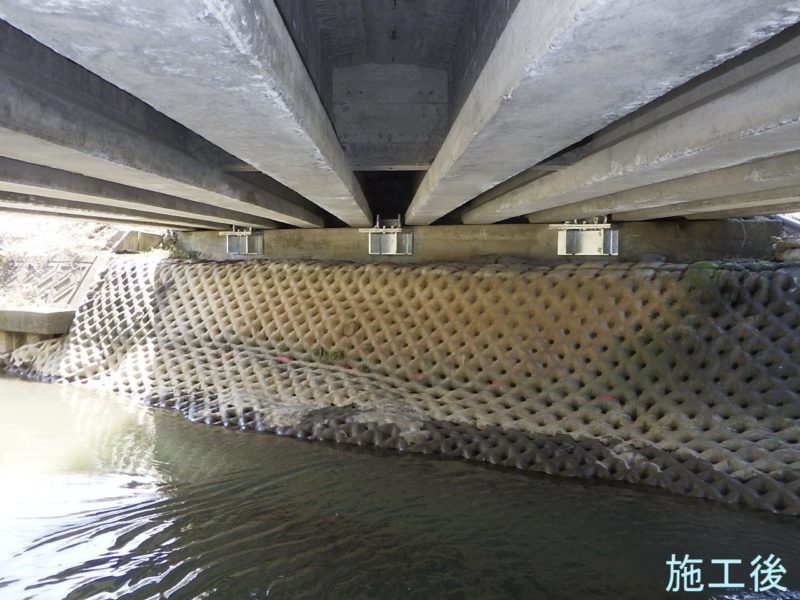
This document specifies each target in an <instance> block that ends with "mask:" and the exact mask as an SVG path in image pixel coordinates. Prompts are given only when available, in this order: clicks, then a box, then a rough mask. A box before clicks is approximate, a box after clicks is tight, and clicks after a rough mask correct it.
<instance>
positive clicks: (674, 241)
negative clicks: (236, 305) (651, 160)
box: [178, 220, 783, 264]
mask: <svg viewBox="0 0 800 600" xmlns="http://www.w3.org/2000/svg"><path fill="white" fill-rule="evenodd" d="M782 227H783V226H782V224H781V223H780V222H779V221H768V220H762V221H753V222H749V223H745V224H744V225H743V224H742V222H739V221H703V222H691V223H690V222H685V221H684V222H651V223H625V224H623V225H621V226H620V243H619V255H618V256H615V257H598V258H593V257H559V256H557V255H556V252H557V243H556V232H555V231H553V230H550V229H549V228H548V227H547V226H546V225H526V224H518V225H472V226H465V225H453V226H445V225H442V226H436V227H427V226H419V227H409V229H410V230H411V231H413V233H414V254H413V255H412V256H370V255H369V254H367V236H366V234H364V233H359V232H358V231H357V230H355V229H321V230H314V231H309V230H300V229H276V230H271V231H265V232H263V236H264V255H263V256H250V257H233V258H234V259H236V260H243V259H247V258H271V259H311V260H356V261H358V262H373V263H383V262H389V263H399V264H410V263H427V262H437V261H447V262H487V261H488V262H494V261H497V262H503V261H508V260H511V261H514V260H523V261H526V262H534V263H537V264H558V263H564V262H574V261H586V260H590V261H591V260H596V261H601V262H607V261H612V262H617V261H637V260H640V259H646V260H651V259H656V260H658V259H659V257H660V259H663V260H666V261H669V262H676V263H689V262H696V261H703V260H720V259H736V258H756V259H769V258H771V257H772V237H773V236H779V235H780V234H781V231H782ZM178 246H179V248H181V249H182V250H184V251H192V252H199V253H200V257H201V258H203V259H211V260H230V259H231V258H232V257H231V256H229V255H228V254H227V253H226V251H225V238H224V237H220V236H219V235H218V234H217V233H216V232H202V231H196V232H185V233H179V234H178Z"/></svg>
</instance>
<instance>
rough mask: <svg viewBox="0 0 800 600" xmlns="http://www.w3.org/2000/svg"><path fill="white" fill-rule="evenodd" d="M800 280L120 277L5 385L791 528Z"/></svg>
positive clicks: (455, 273) (187, 268)
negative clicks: (766, 519)
mask: <svg viewBox="0 0 800 600" xmlns="http://www.w3.org/2000/svg"><path fill="white" fill-rule="evenodd" d="M799 281H800V267H799V266H792V265H781V266H775V265H771V264H766V263H758V264H749V265H741V264H720V263H699V264H695V265H690V266H685V265H663V264H610V265H606V266H599V265H597V264H584V265H564V266H559V267H547V268H545V267H525V266H519V265H517V266H508V265H505V266H501V265H491V266H481V267H477V266H463V265H461V266H458V265H436V266H416V267H400V266H390V265H354V264H333V263H309V262H269V261H254V262H247V263H203V262H192V263H181V262H162V263H160V264H155V263H146V262H141V261H140V262H138V263H134V264H129V265H117V266H115V267H114V268H112V269H111V270H110V271H109V272H108V273H107V275H106V277H105V278H104V280H103V281H102V283H101V284H100V285H99V287H98V288H97V289H96V290H94V292H93V293H92V294H91V296H90V298H89V300H88V301H87V302H86V304H84V305H83V306H82V307H81V308H80V309H79V311H78V313H77V315H76V318H75V323H74V325H73V328H72V330H71V332H70V334H69V335H68V336H67V337H66V338H64V339H63V340H61V341H58V342H45V343H42V344H39V345H34V346H25V347H23V348H20V349H18V350H17V351H15V352H14V353H13V354H11V355H10V356H7V357H6V361H7V363H8V365H9V366H10V367H11V368H13V369H16V370H21V371H25V372H28V373H30V374H34V375H36V376H38V377H41V378H44V379H47V380H57V381H73V382H77V383H84V384H89V385H95V386H100V387H104V388H108V389H112V390H116V391H118V392H124V393H128V394H133V395H135V396H137V397H139V398H142V399H143V400H145V401H146V402H148V403H150V404H153V405H156V406H164V407H174V408H176V409H177V410H179V411H181V412H182V413H183V414H185V415H187V416H188V417H189V418H191V419H193V420H197V421H204V422H207V423H213V424H222V425H226V426H233V427H241V428H246V429H256V430H261V431H271V432H275V433H279V434H284V435H294V436H297V437H301V438H310V439H321V440H330V441H336V442H347V443H355V444H362V445H377V446H380V447H385V448H396V449H398V450H407V451H414V452H424V453H437V454H442V455H445V456H454V457H455V456H457V457H463V458H467V459H473V460H481V461H487V462H490V463H494V464H500V465H505V466H512V467H518V468H521V469H529V470H533V471H541V472H546V473H553V474H562V475H569V476H577V477H592V478H601V479H614V480H625V481H629V482H634V483H641V484H646V485H650V486H655V487H659V488H663V489H666V490H669V491H672V492H675V493H679V494H687V495H692V496H698V497H704V498H711V499H715V500H719V501H724V502H729V503H732V504H740V505H745V506H750V507H755V508H761V509H766V510H773V511H780V512H786V513H790V514H798V513H800V331H799V330H800V302H799V301H800V285H798V282H799Z"/></svg>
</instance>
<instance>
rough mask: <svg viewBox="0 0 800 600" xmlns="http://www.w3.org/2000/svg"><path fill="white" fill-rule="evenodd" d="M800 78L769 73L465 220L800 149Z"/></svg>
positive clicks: (789, 71)
mask: <svg viewBox="0 0 800 600" xmlns="http://www.w3.org/2000/svg"><path fill="white" fill-rule="evenodd" d="M799 78H800V64H791V65H789V66H786V67H785V68H783V69H781V70H779V71H777V72H773V73H769V74H766V75H764V76H763V77H761V78H759V79H758V81H757V83H756V82H753V83H751V84H749V85H746V86H744V87H741V88H738V89H735V90H731V91H730V92H728V93H726V94H723V95H721V96H718V97H714V98H712V99H709V100H708V101H707V102H704V103H701V104H700V105H697V106H695V107H693V108H691V109H688V110H687V111H685V112H684V113H682V114H680V115H678V116H676V117H674V118H672V119H668V120H667V121H665V122H663V123H661V124H658V125H655V126H653V127H651V128H649V129H646V130H645V131H642V132H641V133H638V134H635V135H633V136H631V137H628V138H626V139H624V140H622V141H620V142H618V143H617V144H614V145H613V146H611V147H610V148H607V149H605V150H601V151H599V152H597V153H595V154H592V155H590V156H588V157H586V158H584V159H582V160H580V161H578V162H577V163H575V164H574V165H572V166H571V167H567V168H566V169H564V170H562V171H559V172H557V173H552V174H550V175H547V176H546V177H543V178H541V179H538V180H536V181H533V182H531V183H530V184H528V185H523V186H521V187H519V188H517V189H515V190H513V191H511V192H509V193H508V194H506V195H505V196H502V197H500V198H497V199H495V200H493V201H491V202H489V203H486V204H484V205H482V206H479V207H477V208H475V209H473V210H471V211H468V212H467V213H466V214H465V215H464V218H463V221H464V222H465V223H470V224H478V223H493V222H497V221H501V220H503V219H508V218H511V217H515V216H519V215H524V214H526V213H532V212H538V211H542V210H546V209H550V208H555V207H563V206H564V205H569V204H572V203H577V202H580V201H582V200H587V199H590V198H596V197H599V196H605V195H608V194H614V193H618V192H622V191H625V190H629V189H632V188H639V187H643V186H646V185H650V184H654V183H659V182H663V181H667V180H670V179H676V178H679V177H686V176H689V175H695V174H697V173H704V172H708V171H713V170H716V169H722V168H726V167H730V166H733V165H737V164H742V163H746V162H750V161H753V160H757V159H759V158H763V157H768V156H774V155H778V154H781V153H787V152H794V151H797V150H800V121H798V118H797V115H798V114H800V100H798V98H797V95H796V94H795V93H794V89H795V86H796V84H797V82H798V81H799V80H800V79H799ZM745 107H746V108H745ZM611 212H616V211H611Z"/></svg>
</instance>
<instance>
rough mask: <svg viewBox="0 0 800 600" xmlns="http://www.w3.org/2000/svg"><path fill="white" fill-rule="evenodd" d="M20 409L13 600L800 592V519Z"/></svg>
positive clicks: (92, 407)
mask: <svg viewBox="0 0 800 600" xmlns="http://www.w3.org/2000/svg"><path fill="white" fill-rule="evenodd" d="M0 410H2V415H3V417H2V419H1V420H0V490H2V496H0V530H1V531H2V534H3V535H2V537H0V597H2V598H6V597H7V598H28V597H29V598H70V599H73V598H119V597H123V598H159V597H173V598H267V597H269V598H419V597H425V598H434V597H448V598H505V597H520V598H522V597H524V598H561V597H564V598H586V597H590V598H628V597H630V598H657V597H662V596H664V597H677V596H678V595H676V594H666V593H665V592H664V588H665V586H666V584H667V579H668V574H669V570H668V568H667V566H666V560H667V559H668V558H669V557H670V554H672V553H675V554H679V555H683V554H687V553H688V554H690V555H692V556H693V557H697V558H703V559H704V560H705V561H706V563H708V562H709V561H710V560H711V559H712V558H740V559H742V560H743V562H749V561H750V560H751V559H752V558H753V557H755V556H756V555H758V554H765V555H766V554H769V553H774V554H776V555H778V556H780V557H781V558H782V560H783V564H784V566H785V567H786V569H787V571H788V572H787V574H786V576H784V578H783V581H782V583H783V584H784V585H786V586H788V587H789V589H790V590H791V589H795V590H797V589H800V548H798V544H797V541H798V539H799V538H798V533H800V521H798V520H793V519H789V518H779V517H775V516H773V515H769V514H762V513H755V512H746V511H737V510H734V509H731V508H727V507H723V506H719V505H716V504H712V503H706V502H702V501H695V500H689V499H685V498H675V497H671V496H667V495H664V494H661V493H654V492H649V491H643V490H639V489H630V488H628V487H624V486H608V485H598V484H591V483H587V482H585V481H579V482H574V481H570V480H565V479H557V478H548V477H545V476H541V477H538V476H530V475H524V474H521V473H517V472H513V471H503V470H497V469H486V468H482V467H477V466H475V465H469V464H465V463H461V462H456V461H445V460H438V459H427V458H425V457H419V456H407V455H399V454H393V453H389V454H382V453H380V452H379V451H373V450H359V449H351V448H337V447H334V446H327V445H323V444H320V443H308V442H300V441H296V440H291V439H282V438H277V437H274V436H269V435H259V434H253V433H242V432H238V431H229V430H224V429H220V428H214V427H208V426H205V425H199V424H194V423H189V422H187V421H185V420H183V418H182V417H180V416H178V415H177V414H173V413H169V412H164V411H153V410H150V409H145V408H142V407H139V406H137V405H134V404H131V403H130V402H127V401H123V400H120V399H118V398H115V397H113V396H109V395H104V394H101V393H98V392H94V391H89V390H85V389H81V388H75V387H68V386H56V385H51V386H46V385H43V384H37V383H32V382H27V381H21V380H14V379H0ZM747 571H749V569H747ZM732 573H734V574H737V575H739V577H738V578H739V579H741V580H742V581H748V580H747V574H746V571H745V569H744V567H742V569H741V573H738V572H736V571H732ZM712 574H713V573H712V572H709V573H708V577H709V578H711V577H710V576H711V575H712ZM731 592H736V590H732V591H728V592H727V593H724V591H723V590H719V591H718V597H732V598H733V597H737V598H742V597H777V596H769V595H765V596H759V595H754V594H751V593H747V592H742V591H739V592H737V593H736V594H733V593H731ZM792 596H793V597H800V594H797V595H795V594H792V595H791V596H789V597H792ZM691 597H696V598H703V597H708V592H707V591H706V592H703V593H699V594H691ZM784 597H786V596H784Z"/></svg>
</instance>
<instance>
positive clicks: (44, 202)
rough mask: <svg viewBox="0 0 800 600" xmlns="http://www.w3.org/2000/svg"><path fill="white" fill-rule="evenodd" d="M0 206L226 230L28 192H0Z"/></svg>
mask: <svg viewBox="0 0 800 600" xmlns="http://www.w3.org/2000/svg"><path fill="white" fill-rule="evenodd" d="M0 207H2V208H6V209H10V210H13V211H24V212H35V213H37V214H47V215H51V216H52V215H73V216H79V217H85V218H88V219H106V220H113V221H115V222H122V223H124V222H127V221H130V222H133V223H147V224H150V225H158V226H163V227H171V228H181V229H218V230H223V229H228V226H227V225H226V224H224V223H219V222H214V221H205V220H202V219H190V218H181V217H172V216H168V215H163V214H158V213H152V212H146V211H140V210H132V209H130V208H118V207H115V206H107V205H106V206H104V205H100V204H92V203H90V202H76V201H74V200H62V199H60V198H47V197H41V196H31V195H29V194H15V193H13V192H0Z"/></svg>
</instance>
